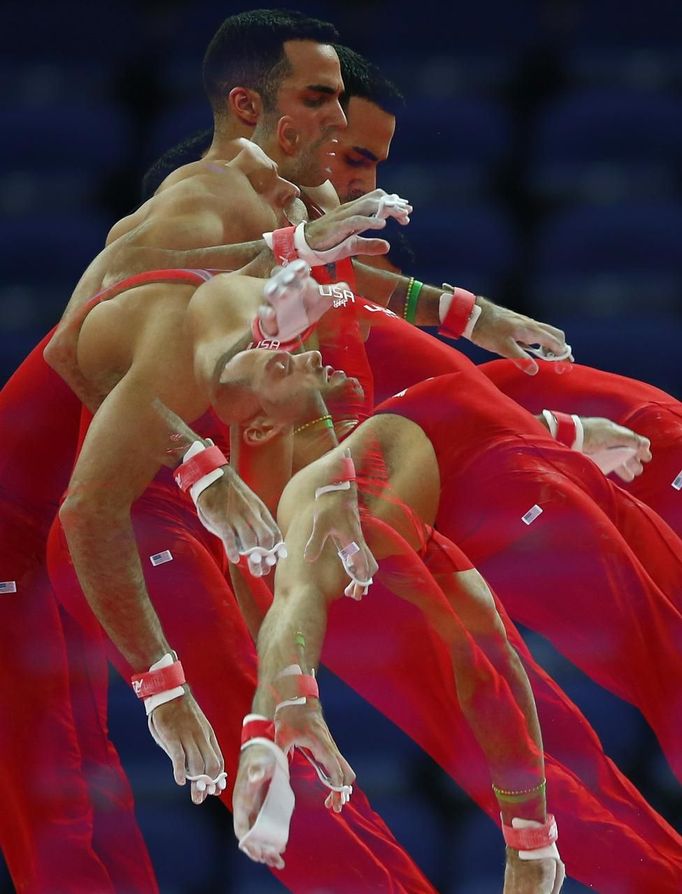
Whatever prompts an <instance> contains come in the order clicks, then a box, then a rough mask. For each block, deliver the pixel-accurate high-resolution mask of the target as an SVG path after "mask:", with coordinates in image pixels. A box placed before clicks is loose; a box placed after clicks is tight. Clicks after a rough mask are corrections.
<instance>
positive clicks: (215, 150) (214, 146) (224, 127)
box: [204, 118, 253, 161]
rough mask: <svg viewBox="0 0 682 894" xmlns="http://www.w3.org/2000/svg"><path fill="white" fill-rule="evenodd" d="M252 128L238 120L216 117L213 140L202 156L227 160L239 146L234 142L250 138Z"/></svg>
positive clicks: (234, 153) (235, 152)
mask: <svg viewBox="0 0 682 894" xmlns="http://www.w3.org/2000/svg"><path fill="white" fill-rule="evenodd" d="M252 135H253V128H251V127H248V126H247V125H245V124H241V123H240V122H239V121H233V120H231V119H226V118H217V119H216V121H215V123H214V127H213V140H212V142H211V145H210V147H209V150H208V152H207V153H206V155H205V156H204V158H210V159H217V158H220V159H225V160H226V161H229V160H230V159H232V158H234V156H235V155H237V153H238V151H239V148H238V144H237V143H236V142H235V141H236V140H239V139H242V138H243V139H247V140H250V139H251V137H252Z"/></svg>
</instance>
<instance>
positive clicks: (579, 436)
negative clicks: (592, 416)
mask: <svg viewBox="0 0 682 894" xmlns="http://www.w3.org/2000/svg"><path fill="white" fill-rule="evenodd" d="M542 416H543V418H544V420H545V422H546V423H547V428H548V429H549V433H550V435H551V436H552V437H553V438H554V440H555V441H557V442H558V443H559V444H563V445H564V446H565V447H570V448H571V450H576V451H577V452H578V453H582V452H583V443H584V440H585V430H584V428H583V423H582V420H581V419H580V416H576V415H575V414H569V413H559V412H557V411H556V410H543V411H542Z"/></svg>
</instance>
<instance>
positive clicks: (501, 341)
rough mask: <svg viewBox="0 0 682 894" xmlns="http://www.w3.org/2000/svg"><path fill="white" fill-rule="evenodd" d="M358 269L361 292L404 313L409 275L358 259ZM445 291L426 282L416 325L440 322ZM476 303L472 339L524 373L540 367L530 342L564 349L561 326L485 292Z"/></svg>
mask: <svg viewBox="0 0 682 894" xmlns="http://www.w3.org/2000/svg"><path fill="white" fill-rule="evenodd" d="M354 269H355V274H356V278H357V284H358V292H359V293H360V294H361V295H364V296H365V297H367V298H369V299H370V300H371V301H375V302H376V303H377V304H382V305H384V306H385V307H388V308H389V310H392V311H393V313H395V314H397V315H398V316H399V317H403V316H404V314H405V305H406V301H407V290H408V286H409V283H410V280H409V279H408V277H406V276H402V275H400V274H397V273H391V272H390V271H387V270H379V269H377V268H374V267H369V266H367V265H366V264H362V263H358V262H357V261H355V262H354ZM444 291H446V292H447V291H450V290H449V289H445V290H444V289H443V288H438V287H436V286H432V285H428V284H424V285H423V287H422V289H421V291H420V292H419V300H418V302H417V304H416V308H415V319H414V323H415V325H416V326H438V325H439V324H440V322H441V321H440V316H439V307H440V298H441V295H442V294H443V292H444ZM476 304H477V306H478V307H479V308H480V315H479V317H478V320H477V322H476V325H475V327H474V330H473V333H472V335H471V336H470V340H471V341H472V342H473V343H474V344H476V345H478V346H479V347H481V348H484V349H485V350H487V351H492V352H493V353H497V354H499V355H500V356H502V357H509V358H511V359H512V360H514V362H515V363H517V365H518V366H519V367H520V368H521V369H523V370H524V372H527V373H529V374H531V375H533V374H534V373H536V372H537V369H538V366H537V363H536V361H535V360H534V359H533V358H532V357H530V355H529V354H528V353H527V352H526V351H525V350H524V348H525V347H526V346H527V345H534V344H538V345H541V346H542V347H544V348H545V349H547V350H548V351H551V352H552V353H554V354H562V353H563V352H564V349H565V348H566V337H565V335H564V333H563V332H562V331H561V329H557V328H556V327H554V326H550V325H548V324H547V323H538V322H537V321H535V320H533V319H531V318H530V317H527V316H525V315H524V314H519V313H516V311H513V310H509V309H508V308H506V307H500V306H499V305H497V304H495V303H494V302H493V301H490V300H489V299H487V298H484V297H483V296H482V295H477V296H476ZM571 359H572V358H571Z"/></svg>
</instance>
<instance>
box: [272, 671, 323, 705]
mask: <svg viewBox="0 0 682 894" xmlns="http://www.w3.org/2000/svg"><path fill="white" fill-rule="evenodd" d="M283 679H286V680H287V689H291V688H292V687H293V689H295V695H292V696H290V697H289V698H285V699H282V701H281V702H278V704H277V705H275V717H277V712H278V711H280V710H281V709H282V708H289V707H292V706H293V705H305V704H306V703H307V701H308V699H309V698H319V697H320V688H319V686H318V685H317V680H316V679H315V677H314V675H313V674H304V673H303V671H302V670H301V667H300V665H298V664H290V665H288V666H287V667H285V668H284V670H282V671H280V672H279V673H278V674H277V676H276V677H275V680H276V681H277V680H283Z"/></svg>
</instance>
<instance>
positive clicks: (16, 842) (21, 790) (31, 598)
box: [0, 525, 116, 894]
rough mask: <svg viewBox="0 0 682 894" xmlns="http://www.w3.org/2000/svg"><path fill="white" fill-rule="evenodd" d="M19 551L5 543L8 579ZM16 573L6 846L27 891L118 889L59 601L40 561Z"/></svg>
mask: <svg viewBox="0 0 682 894" xmlns="http://www.w3.org/2000/svg"><path fill="white" fill-rule="evenodd" d="M3 527H4V525H3ZM14 531H15V533H16V528H15V529H14ZM28 541H29V535H28V534H27V536H26V537H25V539H24V543H27V542H28ZM6 543H7V541H4V543H3V547H4V545H5V544H6ZM14 558H15V556H13V555H12V554H11V553H9V554H6V553H5V550H4V549H3V556H2V560H3V561H2V563H1V567H2V571H3V580H6V579H8V578H7V575H8V574H9V575H14V574H16V567H15V562H14V561H13V559H14ZM11 579H15V578H14V577H13V576H12V578H11ZM16 580H17V592H16V593H13V594H3V595H0V656H1V660H2V685H0V715H1V716H2V717H3V718H4V719H3V722H2V724H0V797H1V799H2V804H3V809H2V810H1V811H0V846H1V847H2V851H3V853H4V856H5V859H6V861H7V865H8V868H9V871H10V874H11V876H12V879H13V881H14V884H15V887H16V889H17V891H18V892H21V894H44V892H46V891H69V892H74V894H91V892H92V894H100V892H107V894H113V892H114V891H115V890H116V889H115V888H114V886H113V883H112V880H111V878H110V876H109V873H108V871H107V868H106V867H105V866H104V864H103V862H102V861H101V859H100V857H99V856H98V855H97V853H96V852H95V848H94V846H93V810H92V803H91V800H90V796H89V791H88V788H87V786H86V783H85V778H84V774H83V770H82V766H81V752H80V747H79V743H78V739H77V735H76V730H75V728H74V718H73V713H72V710H71V700H70V693H69V679H68V676H69V675H68V666H67V656H66V649H65V646H64V637H63V633H62V626H61V621H60V618H59V613H58V610H57V604H56V602H55V599H54V596H53V595H52V591H51V589H50V585H49V582H48V580H47V576H46V574H45V573H44V571H42V570H41V569H40V568H37V569H34V570H33V572H32V573H25V574H22V575H17V576H16Z"/></svg>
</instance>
